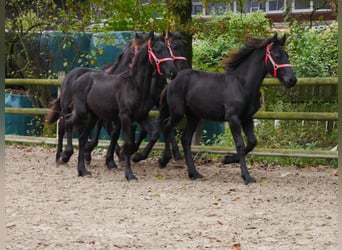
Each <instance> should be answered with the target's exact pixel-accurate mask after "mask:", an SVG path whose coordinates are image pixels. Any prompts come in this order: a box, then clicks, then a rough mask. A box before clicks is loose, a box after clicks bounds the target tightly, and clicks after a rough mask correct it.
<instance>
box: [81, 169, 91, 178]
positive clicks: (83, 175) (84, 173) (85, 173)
mask: <svg viewBox="0 0 342 250" xmlns="http://www.w3.org/2000/svg"><path fill="white" fill-rule="evenodd" d="M78 176H81V177H85V176H91V173H90V172H89V171H88V170H86V169H84V170H78Z"/></svg>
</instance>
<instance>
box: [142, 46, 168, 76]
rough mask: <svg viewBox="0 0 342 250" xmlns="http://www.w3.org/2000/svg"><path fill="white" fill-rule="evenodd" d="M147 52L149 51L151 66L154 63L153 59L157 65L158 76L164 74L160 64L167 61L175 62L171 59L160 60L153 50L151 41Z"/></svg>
mask: <svg viewBox="0 0 342 250" xmlns="http://www.w3.org/2000/svg"><path fill="white" fill-rule="evenodd" d="M147 50H148V59H149V60H150V63H151V64H152V63H153V61H152V59H153V60H154V63H155V64H156V68H157V71H158V74H159V75H162V74H163V73H162V72H161V71H160V63H162V62H166V61H173V59H172V58H171V57H166V58H162V59H159V58H158V57H157V56H156V54H155V53H154V52H153V50H152V47H151V41H148V43H147Z"/></svg>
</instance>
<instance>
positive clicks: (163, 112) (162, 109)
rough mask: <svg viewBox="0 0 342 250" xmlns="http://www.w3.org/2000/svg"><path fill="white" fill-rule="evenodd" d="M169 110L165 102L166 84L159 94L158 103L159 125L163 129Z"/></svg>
mask: <svg viewBox="0 0 342 250" xmlns="http://www.w3.org/2000/svg"><path fill="white" fill-rule="evenodd" d="M169 115H170V112H169V107H168V104H167V86H166V88H165V89H164V90H163V91H162V92H161V94H160V105H159V126H160V127H161V128H162V129H164V128H165V125H166V122H167V121H168V118H169Z"/></svg>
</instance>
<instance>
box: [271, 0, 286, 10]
mask: <svg viewBox="0 0 342 250" xmlns="http://www.w3.org/2000/svg"><path fill="white" fill-rule="evenodd" d="M268 9H269V11H278V10H284V9H285V8H284V0H269V1H268Z"/></svg>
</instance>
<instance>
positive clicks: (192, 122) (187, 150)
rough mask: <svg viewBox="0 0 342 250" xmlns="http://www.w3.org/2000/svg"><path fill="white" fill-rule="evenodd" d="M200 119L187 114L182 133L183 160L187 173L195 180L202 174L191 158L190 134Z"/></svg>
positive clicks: (191, 134)
mask: <svg viewBox="0 0 342 250" xmlns="http://www.w3.org/2000/svg"><path fill="white" fill-rule="evenodd" d="M199 121H200V119H199V118H197V117H194V116H187V122H186V127H185V130H184V134H183V136H182V145H183V149H184V156H185V161H186V164H187V166H188V175H189V177H190V179H192V180H195V179H198V178H202V177H203V176H202V175H201V174H200V173H199V172H198V171H197V170H196V166H195V164H194V161H193V159H192V154H191V140H192V136H193V134H194V132H195V130H196V128H197V125H198V123H199Z"/></svg>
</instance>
